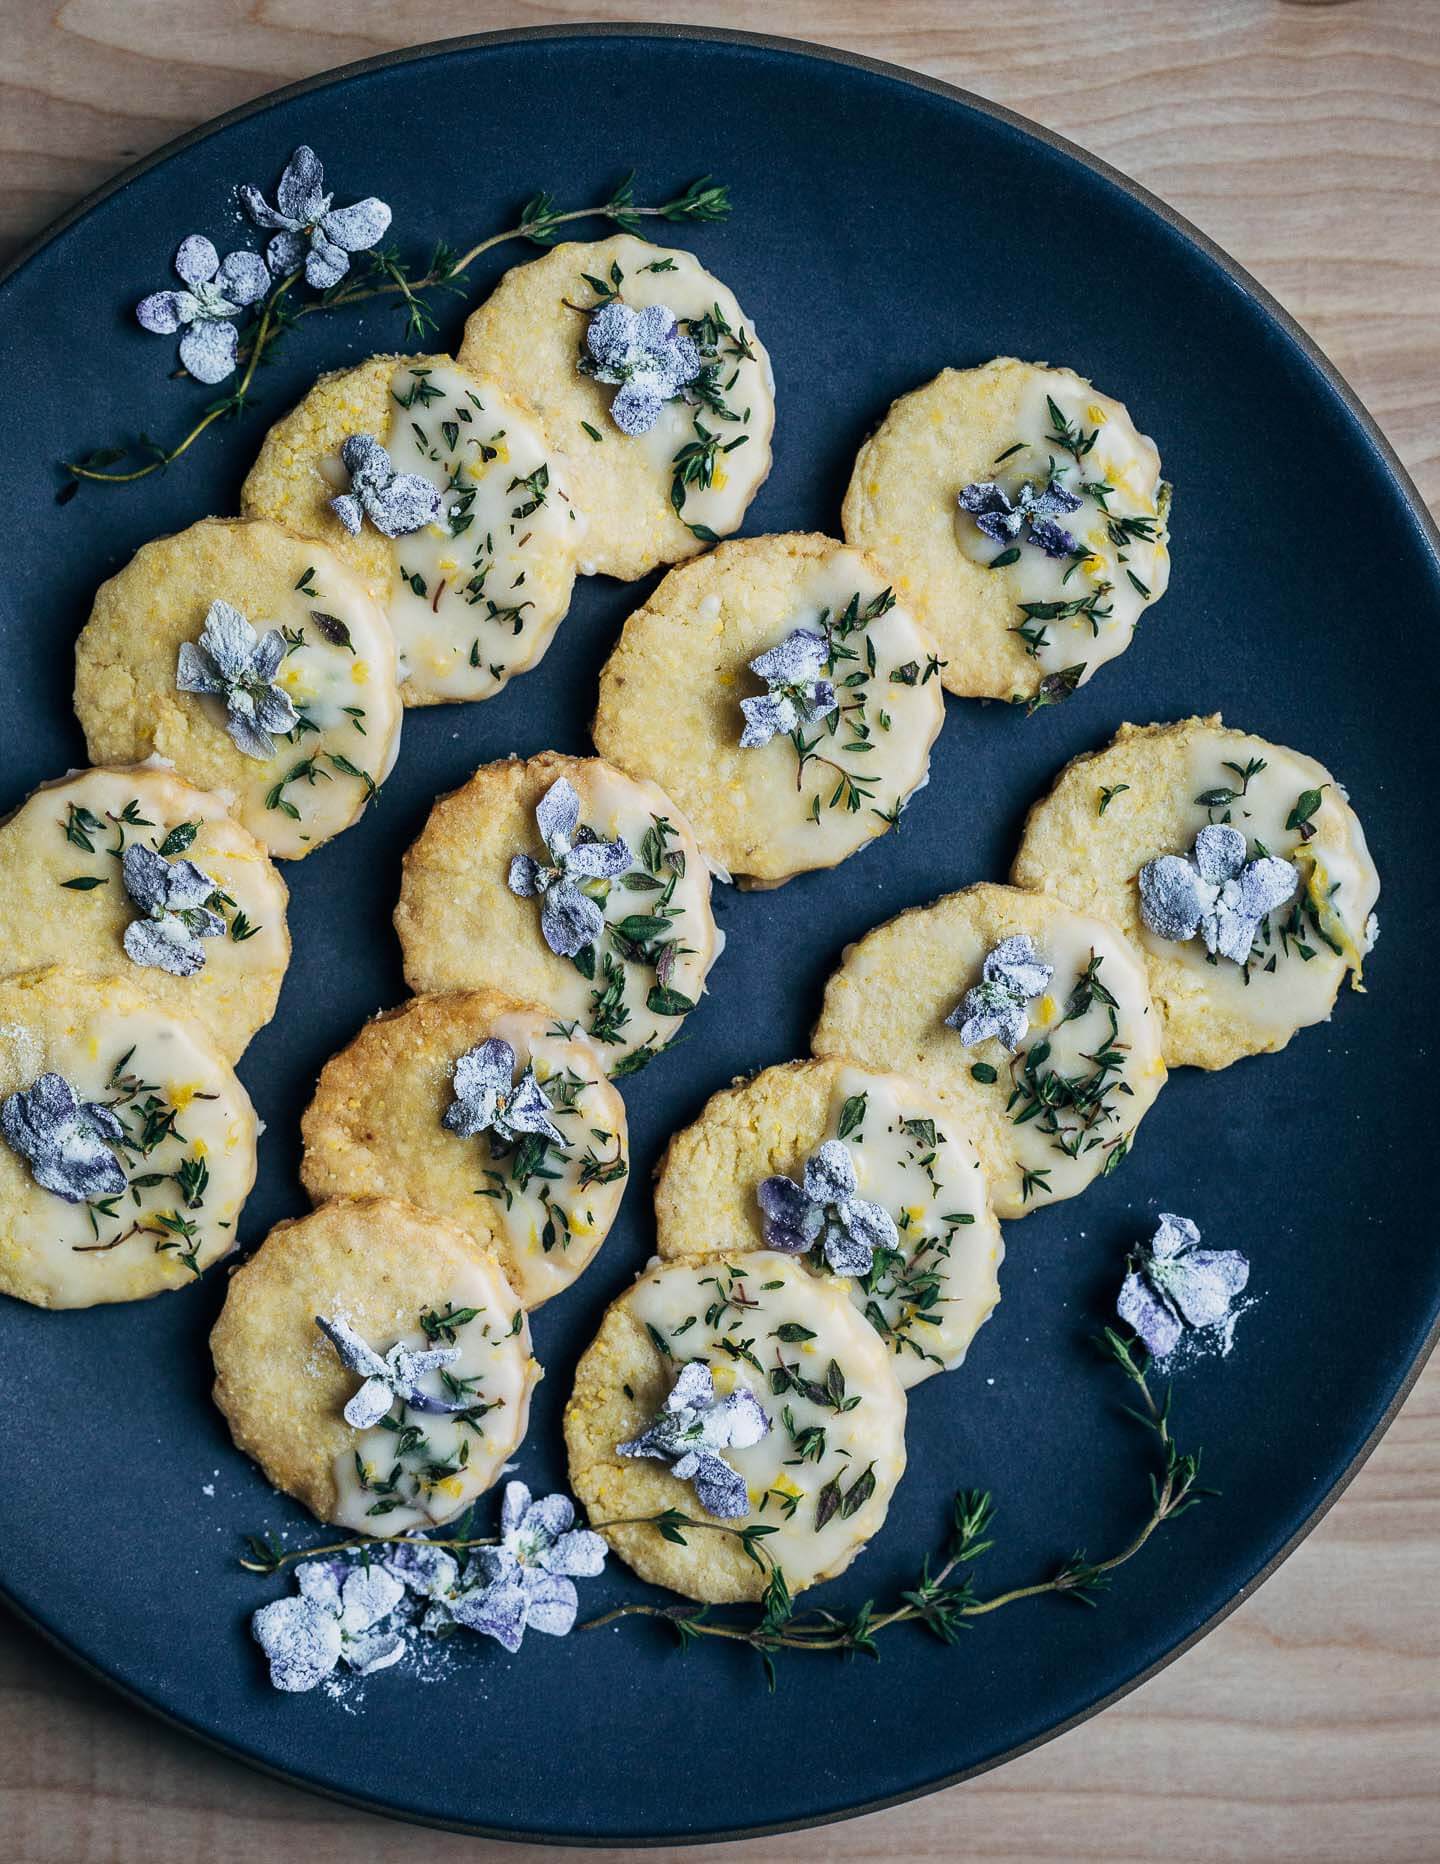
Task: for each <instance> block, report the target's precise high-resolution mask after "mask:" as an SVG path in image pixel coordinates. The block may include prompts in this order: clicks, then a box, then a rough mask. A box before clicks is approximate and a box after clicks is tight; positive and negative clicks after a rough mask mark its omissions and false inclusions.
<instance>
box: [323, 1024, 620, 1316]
mask: <svg viewBox="0 0 1440 1864" xmlns="http://www.w3.org/2000/svg"><path fill="white" fill-rule="evenodd" d="M495 1040H498V1041H501V1042H504V1043H505V1044H507V1045H508V1047H509V1048H510V1049H511V1050H512V1051H513V1054H514V1058H515V1065H514V1073H515V1078H516V1079H519V1078H520V1077H521V1076H522V1075H523V1074H524V1073H525V1072H526V1071H527V1070H530V1071H533V1073H534V1076H535V1079H536V1081H537V1082H538V1084H539V1086H540V1088H541V1091H542V1092H543V1094H544V1095H545V1098H546V1099H547V1100H548V1101H549V1103H550V1111H549V1113H548V1115H547V1116H546V1117H548V1119H549V1120H550V1122H551V1124H552V1125H553V1126H554V1128H555V1130H556V1131H557V1132H559V1133H560V1134H561V1136H562V1139H563V1141H564V1143H563V1144H555V1143H554V1142H552V1141H550V1140H547V1139H546V1138H545V1137H544V1136H543V1135H541V1134H536V1135H533V1136H530V1137H528V1138H527V1137H526V1136H525V1135H521V1136H520V1138H519V1139H518V1140H506V1139H505V1138H503V1137H502V1136H501V1135H500V1134H499V1133H497V1132H494V1131H486V1132H482V1133H479V1134H477V1135H475V1136H472V1137H464V1136H462V1135H461V1134H460V1133H457V1132H455V1131H452V1130H450V1129H449V1128H447V1127H446V1125H445V1124H444V1120H445V1115H446V1113H447V1111H448V1110H449V1109H450V1108H451V1107H452V1106H453V1105H454V1104H455V1099H456V1088H455V1079H454V1077H455V1068H456V1063H457V1062H458V1061H459V1060H460V1058H461V1057H462V1056H464V1055H465V1054H467V1053H468V1052H469V1051H471V1050H472V1049H474V1048H476V1047H477V1046H478V1045H480V1044H482V1043H485V1042H487V1041H495ZM301 1133H302V1135H303V1138H304V1142H305V1156H304V1161H303V1163H302V1165H301V1177H302V1179H303V1181H304V1184H305V1189H306V1190H307V1191H308V1192H309V1194H310V1196H311V1197H312V1198H313V1199H315V1200H316V1201H317V1202H318V1201H320V1200H321V1199H324V1198H327V1197H336V1196H352V1197H359V1196H370V1195H378V1196H389V1197H399V1198H404V1199H406V1200H408V1201H409V1202H410V1203H412V1204H416V1205H418V1206H420V1207H422V1208H424V1209H426V1210H431V1211H434V1212H435V1214H436V1215H437V1216H438V1217H443V1218H444V1219H445V1221H446V1222H447V1223H450V1224H453V1225H454V1226H455V1227H456V1228H458V1229H461V1230H464V1231H465V1232H466V1234H467V1235H469V1236H470V1237H471V1238H472V1239H473V1240H474V1241H475V1242H476V1243H478V1244H479V1245H481V1246H482V1247H488V1248H493V1249H494V1251H495V1253H496V1255H497V1256H498V1257H499V1259H500V1263H501V1266H502V1267H503V1268H504V1270H505V1274H506V1277H507V1279H508V1280H509V1282H510V1284H511V1286H512V1287H513V1288H514V1289H515V1292H516V1293H517V1295H518V1296H519V1297H520V1299H521V1301H522V1302H523V1303H524V1305H525V1306H526V1307H527V1308H533V1307H538V1306H539V1305H540V1303H541V1302H542V1301H547V1300H549V1298H550V1296H551V1295H554V1294H558V1293H560V1291H561V1290H562V1289H564V1288H566V1287H568V1286H569V1284H570V1283H571V1282H572V1281H573V1280H574V1279H575V1277H576V1276H577V1275H579V1273H580V1272H581V1270H582V1269H583V1268H584V1267H585V1266H586V1264H587V1263H588V1262H589V1261H590V1259H591V1257H592V1256H593V1255H594V1254H595V1251H596V1250H597V1249H598V1248H599V1247H600V1245H601V1243H603V1242H604V1240H605V1238H606V1236H607V1235H608V1234H609V1230H610V1226H611V1224H612V1223H613V1222H614V1220H615V1215H616V1212H617V1211H618V1209H619V1207H620V1199H621V1196H622V1194H623V1192H624V1189H625V1182H626V1178H627V1175H628V1171H629V1145H628V1138H627V1133H626V1124H625V1105H624V1102H623V1101H622V1100H621V1098H620V1095H619V1092H618V1091H617V1090H616V1088H615V1087H613V1086H612V1085H611V1083H610V1082H609V1081H608V1080H607V1079H606V1076H605V1068H604V1064H603V1062H602V1061H601V1058H600V1056H599V1055H598V1054H597V1052H596V1050H595V1048H594V1046H593V1044H591V1043H590V1042H589V1041H588V1040H587V1039H586V1038H585V1037H584V1036H582V1035H573V1036H567V1035H564V1034H562V1033H560V1032H558V1031H557V1030H556V1027H555V1017H554V1015H553V1014H552V1012H551V1011H549V1010H542V1009H538V1008H537V1007H536V1006H535V1005H533V1004H524V1003H518V1002H517V1001H516V1000H515V999H514V998H513V997H509V996H506V995H505V994H504V993H503V992H502V991H498V990H476V991H458V992H454V993H451V994H447V995H443V996H431V997H416V998H414V999H413V1000H412V1001H411V1002H409V1003H406V1004H404V1005H402V1006H401V1008H400V1009H398V1010H392V1011H390V1012H389V1013H388V1014H386V1015H384V1016H378V1017H377V1018H376V1019H375V1021H374V1022H372V1023H368V1024H367V1025H366V1026H365V1028H364V1029H362V1030H361V1031H360V1033H359V1035H357V1036H356V1037H355V1039H354V1041H353V1042H351V1043H350V1044H349V1046H348V1047H346V1048H344V1049H342V1050H341V1051H340V1053H339V1054H338V1055H335V1056H332V1058H331V1059H330V1060H329V1061H328V1062H327V1063H326V1064H325V1067H324V1069H323V1070H322V1072H321V1075H320V1081H319V1085H318V1086H317V1088H316V1090H315V1098H314V1099H313V1100H312V1101H311V1103H310V1105H309V1107H308V1108H307V1109H306V1112H305V1117H304V1119H303V1121H302V1123H301Z"/></svg>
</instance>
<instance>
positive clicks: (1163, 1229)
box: [1115, 1211, 1250, 1359]
mask: <svg viewBox="0 0 1440 1864" xmlns="http://www.w3.org/2000/svg"><path fill="white" fill-rule="evenodd" d="M1199 1241H1200V1232H1199V1230H1198V1229H1197V1228H1196V1226H1195V1225H1194V1224H1193V1223H1192V1222H1191V1221H1190V1219H1189V1218H1188V1217H1175V1216H1171V1215H1170V1214H1169V1213H1168V1212H1163V1211H1162V1213H1161V1216H1160V1223H1159V1227H1158V1228H1157V1229H1156V1231H1155V1235H1154V1237H1153V1238H1152V1239H1151V1242H1150V1245H1149V1247H1148V1248H1146V1249H1142V1250H1140V1251H1139V1253H1138V1255H1137V1257H1136V1266H1135V1267H1134V1268H1132V1269H1131V1271H1130V1273H1129V1274H1128V1275H1127V1276H1126V1277H1125V1281H1124V1284H1123V1286H1122V1287H1121V1289H1120V1296H1119V1299H1118V1300H1117V1302H1116V1303H1115V1306H1116V1311H1117V1312H1118V1314H1119V1316H1120V1318H1121V1320H1123V1321H1124V1322H1125V1324H1126V1325H1127V1326H1129V1327H1133V1328H1134V1329H1135V1331H1136V1333H1138V1334H1139V1336H1140V1338H1141V1339H1142V1340H1143V1341H1144V1343H1145V1346H1146V1348H1147V1349H1148V1351H1149V1352H1150V1354H1151V1356H1152V1357H1153V1358H1155V1359H1168V1358H1169V1356H1170V1354H1171V1353H1172V1352H1174V1350H1175V1348H1176V1347H1177V1346H1178V1345H1179V1343H1180V1339H1181V1336H1182V1335H1183V1334H1184V1332H1185V1329H1186V1328H1187V1327H1189V1328H1191V1329H1192V1330H1194V1331H1199V1330H1200V1329H1202V1328H1206V1327H1216V1328H1220V1329H1222V1330H1223V1332H1224V1335H1225V1337H1226V1340H1227V1342H1228V1337H1229V1332H1230V1329H1231V1328H1233V1326H1234V1324H1235V1317H1236V1316H1235V1309H1234V1308H1233V1306H1232V1303H1233V1301H1234V1299H1235V1297H1236V1295H1238V1294H1240V1293H1241V1292H1242V1291H1243V1290H1244V1287H1245V1284H1246V1283H1247V1282H1248V1281H1249V1279H1250V1264H1249V1262H1248V1261H1246V1259H1245V1257H1244V1256H1242V1255H1241V1254H1240V1252H1239V1250H1236V1249H1200V1248H1197V1247H1196V1245H1197V1244H1198V1243H1199Z"/></svg>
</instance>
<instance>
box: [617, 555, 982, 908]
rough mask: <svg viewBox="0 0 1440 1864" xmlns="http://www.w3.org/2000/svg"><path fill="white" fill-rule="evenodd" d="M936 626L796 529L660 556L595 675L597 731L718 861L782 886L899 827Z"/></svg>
mask: <svg viewBox="0 0 1440 1864" xmlns="http://www.w3.org/2000/svg"><path fill="white" fill-rule="evenodd" d="M938 666H939V663H938V661H937V659H936V656H935V651H934V646H933V643H932V641H931V639H930V636H929V635H928V634H927V633H926V632H925V630H924V629H923V628H922V627H920V625H919V624H918V623H917V622H916V620H915V618H914V616H913V615H912V614H911V612H910V611H909V610H908V609H907V608H904V607H902V606H900V605H899V604H897V602H896V601H895V598H894V594H893V592H892V591H891V589H890V587H889V585H888V584H887V583H886V581H885V578H884V577H883V576H882V575H881V574H880V572H879V571H878V570H877V569H876V567H875V565H874V564H873V563H872V562H871V561H870V560H869V558H867V557H866V556H865V555H863V553H862V552H860V551H858V550H851V549H848V548H847V547H846V546H845V545H844V544H838V543H835V542H834V541H833V540H832V539H831V538H828V537H819V536H814V535H808V534H804V533H797V534H794V535H789V536H783V537H753V538H752V537H747V538H741V539H737V540H736V541H735V542H733V543H729V544H722V545H721V546H720V548H719V549H718V550H714V551H712V552H711V553H710V554H709V555H708V556H706V557H703V558H701V559H700V560H699V561H698V562H696V563H690V564H686V565H684V566H683V567H682V568H680V569H676V570H672V571H671V572H670V574H669V575H668V576H667V577H666V578H665V580H664V581H663V582H662V583H661V584H660V586H659V588H658V589H657V590H656V591H655V593H654V594H653V595H652V596H651V597H650V599H649V601H648V602H646V604H645V606H644V607H643V608H640V609H637V610H636V612H635V613H634V614H633V615H632V616H631V617H630V619H629V620H628V621H627V622H626V623H625V627H624V631H623V632H622V634H621V636H620V640H619V643H618V644H617V646H616V648H615V651H614V652H613V653H612V654H611V656H610V658H609V660H608V661H607V662H606V663H605V667H604V670H603V672H602V673H601V675H600V703H599V706H598V708H597V710H596V714H595V731H594V735H595V744H596V748H597V749H598V750H599V751H600V754H601V755H602V756H603V757H607V758H609V759H610V761H611V762H612V763H614V764H618V765H619V766H620V768H621V769H622V770H629V771H631V772H633V773H634V774H635V775H637V776H647V777H653V778H654V779H655V781H656V782H657V783H659V784H661V785H662V786H663V788H664V789H665V790H666V791H667V792H668V793H669V794H670V795H672V796H674V798H675V800H676V801H677V802H678V803H679V805H680V807H681V808H682V809H683V810H684V811H685V812H686V814H687V815H688V816H689V817H690V820H691V821H692V822H693V823H694V824H695V832H696V834H697V835H698V836H699V838H700V845H701V847H702V848H704V850H705V852H706V854H708V855H709V856H710V857H711V859H712V860H714V861H715V862H716V863H718V864H719V865H720V866H722V867H724V868H725V869H726V870H727V871H728V872H730V873H732V874H735V875H739V876H743V877H745V879H746V880H747V881H748V882H749V883H750V884H752V885H755V886H778V885H779V884H780V883H781V882H782V881H785V880H788V879H790V877H791V876H792V875H794V874H799V873H805V872H807V871H808V870H809V869H811V868H817V867H833V866H835V864H836V863H837V862H839V861H843V860H844V859H845V858H846V856H847V855H851V854H854V853H855V852H856V851H857V850H858V849H860V848H863V847H864V846H865V844H866V843H867V842H869V841H872V840H873V839H874V838H875V836H877V835H882V834H884V832H885V831H886V830H887V829H888V828H891V827H893V825H894V823H895V822H896V820H897V819H898V817H899V814H900V811H901V810H902V809H903V808H904V806H905V804H906V802H907V801H908V799H909V798H910V796H911V795H912V794H913V792H914V791H915V790H916V789H918V788H919V787H920V785H921V784H922V783H924V781H925V777H926V773H927V771H928V769H929V763H930V746H931V745H932V744H933V743H934V740H935V736H936V734H937V733H938V731H939V730H940V726H941V724H942V722H943V720H944V716H945V703H944V695H943V693H942V692H941V690H940V683H939V680H938V679H937V678H936V677H935V676H936V673H937V671H938Z"/></svg>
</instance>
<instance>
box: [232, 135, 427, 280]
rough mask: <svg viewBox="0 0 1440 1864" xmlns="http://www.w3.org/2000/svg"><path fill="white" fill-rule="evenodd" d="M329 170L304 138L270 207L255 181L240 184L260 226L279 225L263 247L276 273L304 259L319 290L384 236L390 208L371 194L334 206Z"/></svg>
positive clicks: (293, 267) (292, 268) (307, 274)
mask: <svg viewBox="0 0 1440 1864" xmlns="http://www.w3.org/2000/svg"><path fill="white" fill-rule="evenodd" d="M324 188H325V170H324V168H323V167H322V166H321V163H320V158H319V156H318V155H316V153H315V151H314V150H313V149H311V148H307V147H306V146H305V145H304V144H302V145H301V147H300V148H298V149H297V150H296V151H295V153H294V154H293V155H292V156H291V157H290V160H289V161H288V162H287V163H286V164H285V172H284V174H283V175H281V177H280V185H279V187H278V188H276V190H275V205H274V206H273V207H272V206H271V205H270V203H269V202H268V201H267V200H266V199H265V196H264V195H263V194H262V193H261V192H260V190H259V189H258V188H257V187H254V186H253V185H252V184H251V183H249V182H246V183H245V184H244V186H243V187H242V188H241V189H240V199H241V201H242V202H243V203H244V206H245V211H246V213H247V214H249V216H250V218H251V219H252V220H253V221H254V222H255V224H256V225H257V226H262V227H270V228H274V229H276V231H275V235H274V237H273V238H272V239H271V241H270V243H269V245H268V246H267V247H266V248H265V257H266V259H267V261H268V262H269V266H270V270H271V271H272V272H274V273H275V275H276V276H277V277H281V276H283V275H284V274H286V273H289V272H293V271H295V270H296V268H297V267H298V266H299V265H300V264H301V262H302V261H303V262H304V266H305V277H306V279H307V280H308V281H309V282H310V284H312V285H313V286H314V287H315V289H316V290H317V291H327V290H328V289H329V288H330V286H331V285H337V284H339V282H340V280H341V279H342V278H343V277H344V276H345V274H346V273H347V272H348V271H349V270H350V254H351V253H352V252H364V251H366V250H367V248H369V247H371V246H373V245H375V244H376V242H377V241H379V240H381V239H383V238H384V236H385V230H386V228H387V227H388V226H389V225H390V209H389V208H388V207H387V206H386V205H385V203H384V201H380V200H376V199H375V197H374V196H373V195H371V196H369V197H368V198H367V199H366V200H363V201H356V203H355V204H354V206H353V207H332V206H331V205H330V203H331V201H332V200H334V198H335V197H334V195H333V194H326V193H325V191H324Z"/></svg>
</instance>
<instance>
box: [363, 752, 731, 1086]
mask: <svg viewBox="0 0 1440 1864" xmlns="http://www.w3.org/2000/svg"><path fill="white" fill-rule="evenodd" d="M395 929H396V931H397V932H398V933H399V935H400V944H401V946H402V948H403V950H404V954H405V980H406V982H407V983H408V984H409V986H410V988H411V989H412V990H413V991H416V992H417V993H424V992H428V991H449V990H481V989H486V988H491V989H504V990H506V991H508V992H509V994H510V995H511V996H513V997H516V998H518V999H520V1000H522V1001H524V1002H527V1003H538V1004H543V1005H544V1006H545V1007H546V1008H547V1009H548V1010H549V1011H550V1012H551V1014H552V1016H554V1017H555V1018H556V1020H557V1021H558V1022H559V1023H561V1024H562V1025H563V1026H564V1027H565V1028H566V1030H567V1031H569V1030H572V1029H573V1030H574V1031H576V1032H577V1033H579V1034H581V1035H583V1036H586V1037H588V1038H589V1039H590V1041H591V1042H593V1044H594V1045H595V1047H596V1049H598V1050H599V1052H600V1055H601V1057H602V1059H603V1061H604V1064H605V1066H606V1068H607V1069H608V1070H609V1072H610V1073H611V1074H614V1075H622V1074H633V1073H634V1072H635V1070H636V1069H637V1068H641V1067H643V1066H644V1065H645V1063H646V1062H648V1061H649V1060H650V1059H651V1058H652V1057H653V1056H654V1055H656V1054H657V1053H658V1052H659V1051H660V1050H661V1049H663V1048H664V1047H665V1046H666V1045H667V1044H668V1043H669V1042H670V1041H671V1040H672V1039H673V1038H674V1036H675V1035H676V1033H677V1031H678V1030H679V1028H680V1024H681V1022H682V1021H683V1020H684V1018H685V1017H686V1016H687V1015H688V1014H689V1012H690V1011H691V1010H693V1009H694V1007H695V1005H696V1003H697V1002H698V1001H699V998H700V993H701V991H702V990H703V989H704V988H705V978H706V975H707V973H708V972H709V970H710V966H711V964H712V963H713V962H714V960H715V959H716V957H718V955H719V952H720V946H721V935H720V933H719V932H718V931H717V929H716V926H715V921H714V918H713V916H712V914H711V911H710V871H709V869H708V867H707V866H706V864H705V859H704V856H703V855H702V854H701V852H700V849H699V846H698V845H697V843H696V840H695V835H694V832H693V830H692V829H691V827H690V824H689V823H688V822H687V821H686V819H685V818H684V816H683V815H681V814H680V812H679V810H678V809H677V808H676V807H675V805H674V803H673V802H671V800H670V798H669V797H668V796H667V795H665V794H664V792H663V791H662V790H660V789H659V788H658V787H657V786H656V785H655V784H653V783H646V782H643V781H641V780H639V779H638V778H635V777H628V776H625V775H623V774H622V773H621V772H620V771H618V770H613V769H611V767H610V765H609V764H606V763H602V762H601V760H600V759H599V758H598V757H560V756H558V755H557V754H556V753H555V752H553V751H544V752H542V753H541V754H540V755H539V756H538V757H532V758H529V759H528V760H526V761H524V762H522V761H521V760H520V759H518V758H507V759H505V760H503V761H502V762H500V763H497V764H486V765H484V766H483V767H482V768H481V769H479V770H477V771H476V772H475V775H474V776H473V777H472V778H471V779H470V781H469V782H468V783H467V784H465V785H464V787H463V788H461V789H458V790H456V791H454V793H453V794H451V795H449V796H443V797H441V799H440V801H439V802H437V803H436V805H435V807H434V808H433V809H432V810H431V811H430V819H429V821H428V822H427V823H426V825H425V827H424V829H423V830H422V831H421V833H420V837H419V839H418V840H417V841H415V842H414V843H413V844H412V846H411V847H410V849H409V851H408V852H407V853H406V856H405V865H404V872H403V875H402V878H401V882H400V903H399V905H398V906H397V907H396V909H395Z"/></svg>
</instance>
